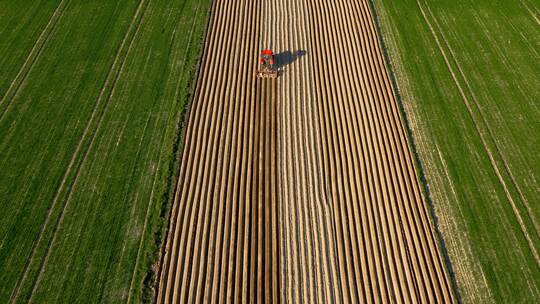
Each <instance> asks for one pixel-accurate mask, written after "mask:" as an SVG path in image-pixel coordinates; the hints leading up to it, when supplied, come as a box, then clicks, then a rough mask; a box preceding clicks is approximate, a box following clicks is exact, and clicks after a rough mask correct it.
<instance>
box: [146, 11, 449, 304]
mask: <svg viewBox="0 0 540 304" xmlns="http://www.w3.org/2000/svg"><path fill="white" fill-rule="evenodd" d="M210 18H211V19H210V24H209V28H208V32H207V37H206V42H205V46H204V54H203V58H202V62H201V66H200V70H199V76H198V82H197V89H196V92H195V96H194V100H193V104H192V108H191V111H190V115H189V120H188V126H187V130H186V134H185V140H184V150H183V154H182V161H181V169H180V175H179V182H178V185H177V190H176V197H175V201H174V204H173V210H172V214H171V220H170V227H169V236H168V238H167V242H166V247H165V254H164V259H163V264H162V269H161V275H160V284H159V290H158V296H157V297H158V302H159V303H165V302H167V303H169V302H178V303H186V301H188V302H191V301H194V300H195V301H197V302H198V301H202V300H205V301H208V302H211V303H215V302H218V300H221V301H223V300H226V301H252V302H255V301H256V302H263V301H264V302H278V301H284V302H291V303H300V302H305V303H330V302H338V303H342V302H381V301H382V302H390V301H397V302H413V303H418V302H424V303H428V302H429V303H434V302H445V303H448V302H452V301H454V294H453V288H452V287H451V284H450V280H449V277H448V275H447V271H446V267H447V265H446V264H445V262H444V260H443V258H442V255H441V254H440V252H439V250H438V245H437V244H438V242H437V240H436V238H435V234H434V230H433V227H432V225H431V221H430V219H429V214H428V211H427V210H428V208H427V203H426V202H425V200H424V199H423V195H422V190H421V188H420V185H419V182H418V181H417V178H416V173H415V168H414V163H413V160H412V156H411V152H410V150H409V146H408V143H407V137H406V133H405V131H404V127H403V125H402V121H401V118H400V112H399V109H398V105H397V103H396V100H395V95H394V92H393V89H392V86H391V84H390V82H389V78H388V75H387V71H386V69H385V65H384V61H383V57H382V53H381V49H380V45H379V40H378V36H377V33H376V30H375V28H374V24H373V20H372V15H371V11H370V8H369V6H368V2H367V1H350V0H347V1H322V0H311V1H303V0H274V1H270V0H235V1H224V0H216V1H214V3H213V10H212V15H211V17H210ZM263 48H271V49H273V50H274V52H275V53H276V64H277V66H278V67H279V68H280V70H281V72H280V77H279V78H278V79H277V80H268V79H267V80H261V79H256V78H255V70H256V68H257V55H258V52H259V51H260V50H261V49H263Z"/></svg>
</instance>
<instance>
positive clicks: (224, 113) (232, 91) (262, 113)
mask: <svg viewBox="0 0 540 304" xmlns="http://www.w3.org/2000/svg"><path fill="white" fill-rule="evenodd" d="M261 5H262V3H261V1H249V0H239V1H224V0H216V1H214V4H213V11H212V14H211V17H210V18H211V20H210V23H209V29H208V33H207V37H206V41H205V51H204V54H203V59H202V62H201V67H200V71H199V76H198V77H199V78H198V81H197V87H196V93H195V97H194V100H193V104H192V109H191V111H190V117H189V119H188V126H187V131H186V136H185V140H184V150H183V154H182V163H181V168H180V174H179V182H178V185H177V191H176V197H175V201H174V204H173V210H172V214H171V220H170V227H169V235H168V238H167V243H166V249H165V255H164V260H163V264H162V269H161V274H160V283H159V291H158V295H157V302H158V303H192V302H196V303H199V302H210V303H216V302H231V301H235V302H248V301H249V302H265V301H266V302H271V301H272V299H278V294H279V279H278V273H279V269H278V265H279V261H278V257H279V255H278V254H277V251H278V247H277V239H278V237H277V233H278V231H277V228H278V223H277V219H278V216H277V206H278V198H279V197H278V196H277V195H275V194H276V193H277V190H276V187H277V174H276V168H277V165H276V161H277V160H276V153H275V150H276V145H277V142H276V141H277V134H278V132H277V130H276V128H277V123H276V106H277V100H276V98H275V96H276V90H277V82H276V80H269V79H265V80H262V79H255V77H254V75H255V70H256V68H257V55H258V52H259V49H260V39H261V36H260V34H259V31H260V18H261V16H262V11H261Z"/></svg>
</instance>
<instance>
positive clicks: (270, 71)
mask: <svg viewBox="0 0 540 304" xmlns="http://www.w3.org/2000/svg"><path fill="white" fill-rule="evenodd" d="M257 77H258V78H277V77H278V70H277V69H276V67H275V65H274V53H273V52H272V51H271V50H263V51H262V52H261V54H260V55H259V69H258V70H257Z"/></svg>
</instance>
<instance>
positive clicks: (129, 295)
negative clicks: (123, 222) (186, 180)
mask: <svg viewBox="0 0 540 304" xmlns="http://www.w3.org/2000/svg"><path fill="white" fill-rule="evenodd" d="M201 1H202V0H199V2H198V5H197V10H196V11H195V17H194V18H193V23H192V24H191V30H190V33H189V37H188V44H187V49H189V48H191V44H192V42H193V41H192V38H193V31H194V28H195V24H196V23H197V18H198V15H199V10H200V8H201V5H202V3H201ZM176 26H177V27H178V26H179V23H177V24H176ZM173 35H174V36H175V38H174V39H173V40H175V41H176V36H177V28H175V30H174V34H173ZM172 45H173V46H174V43H172ZM188 54H189V52H187V51H186V53H185V54H184V59H183V61H182V68H181V69H180V70H181V76H180V81H179V82H178V85H177V88H176V90H175V94H174V101H175V102H176V101H177V99H178V95H179V90H180V88H179V85H180V84H181V83H182V81H183V80H184V78H185V73H184V72H185V69H186V62H187V57H188ZM180 115H181V114H179V116H180ZM179 119H181V118H179ZM177 125H178V124H177ZM162 150H163V142H162V144H161V149H160V155H162V153H161V151H162ZM161 160H162V157H161V156H160V157H159V160H158V165H157V166H156V168H158V169H157V170H156V173H155V175H154V179H153V182H152V191H151V192H150V202H149V204H148V207H147V209H146V214H145V218H144V225H143V230H142V231H143V234H142V236H141V241H140V242H139V249H138V250H137V259H136V260H135V268H134V269H133V272H132V274H131V280H130V285H129V292H128V299H127V303H128V304H129V303H131V295H132V291H133V284H134V282H135V274H136V273H137V268H138V265H139V260H140V255H141V250H142V247H143V246H142V245H143V240H144V233H145V231H146V227H147V224H148V216H149V214H150V208H151V206H152V205H153V204H152V202H153V200H152V197H153V196H154V190H155V184H156V180H157V178H156V176H157V175H158V170H159V167H160V165H161ZM175 184H176V182H175Z"/></svg>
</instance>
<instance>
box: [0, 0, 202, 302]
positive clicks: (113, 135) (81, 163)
mask: <svg viewBox="0 0 540 304" xmlns="http://www.w3.org/2000/svg"><path fill="white" fill-rule="evenodd" d="M209 8H210V1H209V0H200V1H198V0H177V1H169V0H140V1H127V0H118V1H104V0H99V1H82V0H62V1H60V0H41V1H25V0H6V1H2V2H0V37H1V38H0V98H1V99H0V168H1V169H0V208H1V210H2V211H1V215H2V216H1V218H0V269H1V271H0V303H9V302H11V301H13V302H27V301H29V300H31V302H36V303H60V302H65V303H77V302H125V301H130V302H141V301H142V300H145V299H147V298H148V295H149V294H148V288H146V289H144V288H143V284H144V283H143V282H147V283H148V282H149V281H151V279H152V277H151V273H149V272H148V269H150V264H151V263H154V262H155V261H156V256H155V255H156V252H157V247H156V246H157V244H159V242H160V238H161V235H162V230H163V218H162V217H163V216H164V215H165V214H166V213H167V212H166V209H167V208H168V206H167V203H168V202H169V201H170V200H169V198H168V196H169V195H170V193H171V177H172V176H174V175H175V174H176V168H177V167H178V166H177V165H176V163H175V162H176V157H175V155H177V153H175V151H177V149H178V143H179V142H180V140H179V136H180V134H181V132H180V130H181V128H180V126H181V124H182V120H183V117H184V112H185V108H186V105H187V103H186V102H187V101H189V99H190V97H189V96H190V94H191V87H192V83H193V77H194V75H195V72H196V67H197V60H198V57H199V53H200V50H201V44H202V39H203V35H204V30H205V26H206V20H207V16H208V12H209ZM147 285H148V284H147Z"/></svg>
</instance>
